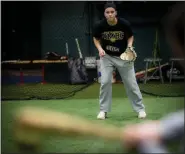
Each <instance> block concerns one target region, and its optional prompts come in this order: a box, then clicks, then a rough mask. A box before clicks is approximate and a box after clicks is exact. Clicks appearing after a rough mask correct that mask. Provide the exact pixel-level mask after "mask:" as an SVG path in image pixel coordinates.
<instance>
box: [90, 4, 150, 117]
mask: <svg viewBox="0 0 185 154" xmlns="http://www.w3.org/2000/svg"><path fill="white" fill-rule="evenodd" d="M104 15H105V18H106V19H103V20H101V21H100V22H98V23H96V24H95V26H94V30H93V41H94V44H95V46H96V48H97V49H98V51H99V56H100V69H101V86H100V100H99V101H100V112H99V114H98V116H97V118H98V119H101V120H104V119H105V118H106V117H107V112H110V111H111V104H112V82H111V79H112V71H113V69H114V67H116V69H117V70H118V72H119V74H120V76H121V78H122V81H123V83H124V87H125V89H126V92H127V96H128V98H129V100H130V101H131V103H132V107H133V109H134V111H135V112H137V113H138V118H145V117H146V113H145V106H144V104H143V103H142V94H141V92H140V89H139V86H138V84H137V81H136V77H135V69H134V61H127V60H122V59H121V58H120V55H121V54H122V53H123V52H124V51H125V50H126V49H127V48H132V47H133V41H134V36H133V32H132V29H131V27H130V23H129V22H128V21H127V20H125V19H123V18H118V17H117V11H116V6H115V5H114V4H113V3H107V4H105V8H104Z"/></svg>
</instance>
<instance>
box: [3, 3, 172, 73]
mask: <svg viewBox="0 0 185 154" xmlns="http://www.w3.org/2000/svg"><path fill="white" fill-rule="evenodd" d="M104 3H105V2H103V1H102V2H98V1H97V2H96V1H95V2H86V1H77V2H75V1H66V2H65V1H55V2H49V1H42V2H3V3H2V4H3V5H2V6H3V7H2V15H3V16H2V21H3V23H2V36H3V39H2V41H3V43H2V51H3V53H4V52H5V53H6V55H7V56H6V57H5V60H9V59H30V58H31V59H40V58H43V56H44V55H45V53H46V52H57V53H59V54H61V55H66V48H65V43H66V42H67V43H68V45H69V53H70V55H71V56H73V57H78V50H77V47H76V43H75V38H78V39H79V43H80V47H81V50H82V53H83V55H84V56H98V53H97V50H96V48H95V46H94V44H93V41H92V35H91V32H92V25H93V24H94V22H95V21H97V20H99V19H101V18H103V4H104ZM117 3H118V2H117ZM5 4H6V5H5ZM169 5H171V4H169V2H155V3H154V2H147V3H144V2H119V5H118V13H119V15H120V16H121V17H124V18H126V19H127V20H129V21H130V22H131V24H132V26H133V31H134V33H135V42H134V46H135V49H136V52H137V53H138V59H137V61H136V69H137V70H140V69H143V68H144V62H143V59H144V58H145V57H151V56H152V51H153V44H154V40H155V30H156V27H157V26H159V20H160V18H161V17H162V16H163V15H164V14H165V12H166V11H167V8H168V7H169ZM156 9H157V10H156ZM14 30H15V31H14ZM159 40H160V56H161V58H163V60H164V62H166V61H168V59H169V57H170V55H171V52H170V49H169V46H168V45H167V44H166V40H165V37H164V35H163V32H162V31H160V33H159Z"/></svg>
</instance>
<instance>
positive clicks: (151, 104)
mask: <svg viewBox="0 0 185 154" xmlns="http://www.w3.org/2000/svg"><path fill="white" fill-rule="evenodd" d="M91 88H92V87H89V88H88V89H86V90H83V91H81V92H79V93H77V94H76V96H74V97H73V98H70V99H67V100H28V101H3V102H2V104H1V112H2V113H1V116H2V123H1V127H2V128H1V131H2V132H1V149H2V153H16V152H19V151H18V149H17V146H16V144H15V142H14V138H13V130H14V125H13V117H14V114H13V113H14V111H15V110H16V109H18V108H19V107H21V106H27V105H29V106H30V105H31V106H37V107H42V108H48V109H51V110H55V111H59V112H66V113H69V114H73V115H78V116H81V117H84V118H86V119H88V120H91V121H96V122H100V123H107V124H111V125H115V126H118V127H122V126H124V125H126V124H130V123H138V122H142V121H144V120H141V119H137V115H136V113H135V112H134V111H133V110H132V107H131V104H130V102H129V101H128V99H127V98H126V97H122V98H119V97H118V98H116V97H113V104H112V112H111V113H110V114H109V115H108V116H109V118H108V119H106V120H104V121H98V120H96V116H97V113H98V96H96V98H88V99H85V98H84V99H79V96H83V97H87V94H92V95H95V94H97V93H98V89H94V90H95V91H94V90H92V89H91ZM88 90H89V91H90V92H88ZM91 92H92V93H91ZM92 95H89V96H90V97H92ZM116 95H118V94H116V93H114V94H113V96H116ZM75 97H76V98H75ZM77 98H78V99H77ZM143 102H144V104H145V106H146V111H147V114H148V117H147V118H146V119H145V120H156V119H160V118H161V117H162V116H164V115H166V114H167V113H170V112H173V111H177V110H178V109H181V108H183V107H184V98H170V97H169V98H159V97H144V100H143ZM41 145H42V146H41V147H40V150H39V153H68V152H71V153H120V152H125V150H124V148H123V147H122V146H121V143H120V142H115V141H114V142H113V141H107V140H103V139H100V138H91V137H86V138H66V137H62V136H57V137H56V136H48V135H46V136H45V140H43V142H42V144H41Z"/></svg>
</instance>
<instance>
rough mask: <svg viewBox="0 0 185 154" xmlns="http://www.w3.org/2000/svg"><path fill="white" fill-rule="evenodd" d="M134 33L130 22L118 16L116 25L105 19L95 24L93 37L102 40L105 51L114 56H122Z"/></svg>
mask: <svg viewBox="0 0 185 154" xmlns="http://www.w3.org/2000/svg"><path fill="white" fill-rule="evenodd" d="M132 35H133V32H132V29H131V26H130V23H129V22H128V21H127V20H125V19H123V18H118V22H117V24H116V25H114V26H111V25H109V24H108V23H107V20H106V19H103V20H101V21H99V22H98V23H96V24H95V26H94V29H93V37H95V38H96V39H98V40H100V43H101V46H102V48H103V49H104V50H105V52H106V53H107V54H109V55H112V56H120V55H121V53H123V52H124V51H125V49H126V48H127V40H128V38H129V37H131V36H132Z"/></svg>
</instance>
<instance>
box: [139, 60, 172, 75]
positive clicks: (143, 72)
mask: <svg viewBox="0 0 185 154" xmlns="http://www.w3.org/2000/svg"><path fill="white" fill-rule="evenodd" d="M167 65H169V63H165V64H163V65H161V68H162V67H164V66H167ZM158 68H159V66H157V67H152V68H149V69H148V70H147V72H152V71H154V70H156V69H158ZM145 72H146V71H145V70H143V71H140V72H137V73H136V77H141V76H143V75H144V74H145Z"/></svg>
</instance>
